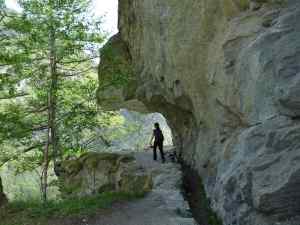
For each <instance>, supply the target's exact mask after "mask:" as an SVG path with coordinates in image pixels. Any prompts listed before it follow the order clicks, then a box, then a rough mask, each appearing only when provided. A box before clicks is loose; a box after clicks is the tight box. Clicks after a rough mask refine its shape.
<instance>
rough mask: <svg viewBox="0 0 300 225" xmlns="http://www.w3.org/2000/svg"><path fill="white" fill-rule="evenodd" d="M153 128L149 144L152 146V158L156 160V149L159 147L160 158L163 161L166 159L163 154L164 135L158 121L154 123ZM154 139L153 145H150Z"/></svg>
mask: <svg viewBox="0 0 300 225" xmlns="http://www.w3.org/2000/svg"><path fill="white" fill-rule="evenodd" d="M154 128H155V129H154V130H153V134H152V137H151V140H150V146H151V147H153V160H157V153H156V149H157V147H158V148H159V151H160V156H161V160H162V162H163V163H164V162H165V161H166V159H165V154H164V150H163V142H164V135H163V133H162V130H161V129H160V127H159V123H155V124H154ZM153 139H154V145H153V146H152V141H153Z"/></svg>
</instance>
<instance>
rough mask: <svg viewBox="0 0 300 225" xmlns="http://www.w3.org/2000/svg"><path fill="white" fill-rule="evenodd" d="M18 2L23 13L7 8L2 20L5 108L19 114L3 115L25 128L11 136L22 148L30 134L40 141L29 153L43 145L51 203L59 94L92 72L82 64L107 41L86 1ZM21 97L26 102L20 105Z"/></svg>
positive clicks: (44, 181) (58, 153) (0, 61)
mask: <svg viewBox="0 0 300 225" xmlns="http://www.w3.org/2000/svg"><path fill="white" fill-rule="evenodd" d="M18 3H19V5H20V7H21V9H22V12H19V13H16V12H10V11H8V10H5V9H3V8H2V10H1V15H0V27H1V32H0V45H1V47H0V71H1V82H0V87H1V89H0V99H1V98H2V99H6V100H11V99H13V100H14V101H13V104H12V102H11V101H6V106H7V107H8V108H9V107H12V108H14V110H15V113H13V114H10V115H8V113H3V114H2V116H3V117H7V120H6V122H8V123H9V121H10V122H13V120H15V119H16V118H14V117H17V118H18V122H19V127H20V128H19V129H16V131H13V133H11V134H10V135H11V136H19V137H20V139H21V140H22V139H23V143H24V142H25V143H26V142H28V139H26V138H25V137H26V134H28V133H30V134H31V142H32V141H33V140H37V139H38V143H37V144H36V145H33V146H32V147H29V149H30V150H31V149H34V148H41V147H42V146H43V148H44V150H43V161H44V165H43V172H42V179H41V181H42V190H43V195H42V197H43V200H44V201H45V202H46V201H47V185H48V181H47V177H48V174H47V171H48V167H49V161H50V160H51V159H53V161H54V166H56V162H57V159H58V158H59V157H61V156H62V152H61V144H60V139H59V136H60V135H59V121H60V118H58V114H59V113H60V108H61V107H63V106H60V105H59V103H60V99H59V98H60V96H59V93H60V90H62V89H63V88H64V85H65V83H66V82H67V80H76V77H78V76H81V75H84V74H87V73H88V72H89V70H91V69H93V68H91V67H90V68H85V66H82V64H84V65H89V64H88V63H87V62H88V61H91V60H92V59H93V58H97V57H98V54H97V52H98V51H95V48H93V46H95V44H99V43H101V42H102V41H103V35H102V33H101V29H100V28H99V24H100V23H99V22H98V21H91V20H89V19H87V18H88V10H89V4H90V2H89V1H87V0H59V1H58V0H20V1H18ZM1 6H2V7H3V1H2V4H1V2H0V7H1ZM18 97H20V98H22V101H17V100H16V98H18ZM24 102H26V104H24ZM8 111H9V112H12V110H11V109H10V110H8ZM0 116H1V115H0ZM15 122H16V120H15ZM5 126H7V125H5ZM17 132H18V133H17ZM3 133H4V132H3ZM4 138H7V137H4ZM4 138H3V139H4ZM43 139H44V140H43Z"/></svg>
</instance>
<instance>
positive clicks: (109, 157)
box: [78, 152, 135, 169]
mask: <svg viewBox="0 0 300 225" xmlns="http://www.w3.org/2000/svg"><path fill="white" fill-rule="evenodd" d="M134 160H135V158H134V157H133V156H131V155H121V154H116V153H106V152H105V153H97V152H88V153H85V154H83V155H82V156H81V157H80V158H79V159H78V161H79V162H80V163H81V164H83V165H85V166H87V167H88V168H91V169H96V168H97V166H98V164H99V162H101V161H109V162H110V163H111V164H112V165H115V166H117V165H118V164H119V163H120V162H131V161H134Z"/></svg>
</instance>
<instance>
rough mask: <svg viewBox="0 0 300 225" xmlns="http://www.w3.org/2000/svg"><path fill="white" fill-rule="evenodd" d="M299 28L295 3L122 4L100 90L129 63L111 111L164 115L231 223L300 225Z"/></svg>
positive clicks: (155, 0) (129, 0)
mask: <svg viewBox="0 0 300 225" xmlns="http://www.w3.org/2000/svg"><path fill="white" fill-rule="evenodd" d="M299 21H300V2H299V1H298V0H287V1H283V0H199V1H194V0H185V1H182V0H164V1H160V0H151V1H149V0H121V1H120V2H119V30H120V32H119V34H117V35H116V36H115V37H113V38H112V40H111V41H110V42H109V45H108V46H109V48H111V49H117V51H115V52H114V54H115V55H113V54H108V53H107V51H103V54H102V61H101V63H100V66H99V80H100V84H101V83H102V82H103V81H105V80H109V78H110V77H111V76H112V74H120V68H122V67H123V66H124V63H125V64H126V70H125V72H124V73H123V74H125V75H126V76H127V77H128V78H129V79H127V80H128V82H125V85H123V86H119V87H118V88H117V89H114V88H112V89H111V90H110V91H109V93H110V97H111V96H117V98H114V100H115V101H114V103H115V104H114V107H117V105H122V106H124V105H126V106H127V107H128V108H131V106H132V109H134V110H141V111H143V110H145V108H146V109H147V110H148V111H152V112H161V113H163V114H164V116H165V117H166V118H167V120H168V123H169V126H170V127H171V128H172V131H173V136H174V142H175V144H176V145H177V146H179V147H180V148H179V149H180V155H181V156H182V157H183V159H184V160H185V162H186V163H187V164H189V165H190V166H192V167H193V168H195V169H196V170H197V171H198V173H199V175H200V176H201V177H202V180H203V183H204V186H205V190H206V192H207V195H208V197H209V198H210V200H211V206H212V208H213V209H214V210H215V211H216V212H217V214H218V215H219V216H220V217H221V218H222V220H223V222H224V224H225V225H229V224H236V225H271V224H274V223H276V222H282V223H283V224H289V223H292V222H286V221H293V220H294V221H296V222H297V221H298V223H299V218H298V220H297V216H299V215H300V189H299V184H300V163H299V162H300V151H299V147H300V138H299V137H300V120H299V118H300V103H299V102H300V23H299ZM106 48H107V47H106ZM104 49H105V48H104ZM110 57H113V58H114V57H118V59H119V62H122V63H118V62H117V64H120V65H121V67H119V66H116V64H114V66H113V67H111V66H110V63H108V62H110V60H109V59H110ZM114 63H116V62H115V61H114ZM108 68H109V69H108ZM128 68H130V69H128ZM121 70H122V69H121ZM128 71H130V72H128ZM100 87H102V86H101V85H100ZM102 90H103V89H101V88H99V91H98V99H99V103H100V104H104V102H105V101H104V98H103V96H108V95H107V92H105V91H102ZM114 93H118V95H114ZM132 103H134V104H132ZM137 106H138V107H137Z"/></svg>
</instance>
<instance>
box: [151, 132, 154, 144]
mask: <svg viewBox="0 0 300 225" xmlns="http://www.w3.org/2000/svg"><path fill="white" fill-rule="evenodd" d="M153 139H154V134H152V136H151V139H150V145H152V141H153Z"/></svg>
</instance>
